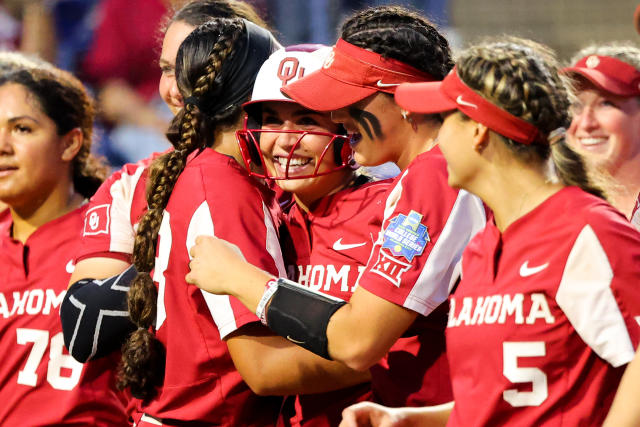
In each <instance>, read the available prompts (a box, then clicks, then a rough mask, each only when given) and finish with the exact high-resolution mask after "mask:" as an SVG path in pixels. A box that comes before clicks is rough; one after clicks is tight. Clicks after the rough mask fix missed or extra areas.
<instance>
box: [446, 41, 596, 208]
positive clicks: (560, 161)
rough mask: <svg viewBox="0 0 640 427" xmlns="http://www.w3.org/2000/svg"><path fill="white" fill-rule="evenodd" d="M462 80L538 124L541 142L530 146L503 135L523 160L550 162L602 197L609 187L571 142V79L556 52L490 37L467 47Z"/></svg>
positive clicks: (570, 181) (564, 178)
mask: <svg viewBox="0 0 640 427" xmlns="http://www.w3.org/2000/svg"><path fill="white" fill-rule="evenodd" d="M457 71H458V76H459V77H460V79H461V80H462V81H463V82H464V83H465V84H466V85H467V86H469V87H470V88H472V89H473V90H475V91H476V92H478V93H479V94H480V95H482V96H483V97H484V98H486V99H487V100H489V101H490V102H492V103H493V104H495V105H497V106H499V107H500V108H502V109H504V110H506V111H508V112H509V113H511V114H513V115H514V116H516V117H519V118H521V119H523V120H525V121H527V122H529V123H531V124H533V125H534V126H535V127H536V128H538V130H539V131H540V133H541V137H540V139H539V140H538V141H535V142H533V143H532V144H530V145H525V144H521V143H518V142H516V141H513V140H511V139H509V138H506V137H504V136H502V135H501V137H502V139H503V141H504V142H505V144H506V145H507V147H509V149H510V150H511V151H512V152H514V154H515V155H516V156H517V157H519V158H520V159H521V160H522V161H524V162H527V163H530V162H533V163H541V162H547V161H548V160H549V158H551V162H552V163H553V166H554V167H555V174H553V175H552V176H551V178H554V177H555V176H554V175H557V178H559V179H560V181H561V182H562V183H564V184H565V185H576V186H579V187H580V188H582V189H583V190H585V191H587V192H589V193H592V194H594V195H596V196H598V197H602V198H605V196H604V191H603V190H602V189H601V188H600V187H599V186H598V185H596V184H594V183H593V182H592V180H591V178H590V177H589V175H588V173H587V168H586V165H585V162H584V160H583V159H582V157H581V156H580V155H578V154H577V153H576V152H574V151H573V150H572V149H571V148H570V147H569V146H568V145H567V143H566V141H565V138H564V129H565V128H567V127H568V126H569V123H570V120H571V119H570V116H569V107H570V105H571V93H570V90H569V84H568V81H567V78H566V77H564V76H561V75H560V74H559V73H558V62H557V60H556V57H555V54H554V52H553V51H552V50H551V49H550V48H548V47H546V46H544V45H541V44H539V43H536V42H534V41H531V40H525V39H520V38H516V37H502V38H501V39H500V40H499V41H492V40H489V41H486V42H484V43H480V44H478V45H475V46H472V47H470V48H469V49H466V50H465V51H463V52H462V53H461V54H460V56H459V58H458V61H457Z"/></svg>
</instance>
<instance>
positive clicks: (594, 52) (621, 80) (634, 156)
mask: <svg viewBox="0 0 640 427" xmlns="http://www.w3.org/2000/svg"><path fill="white" fill-rule="evenodd" d="M571 62H572V64H574V65H572V66H571V67H568V68H565V69H564V70H563V71H564V72H565V73H567V74H568V75H570V76H572V77H574V78H575V82H576V87H577V97H578V100H577V102H576V103H575V104H574V105H573V106H572V109H571V111H572V116H573V120H572V122H571V126H570V127H569V132H568V135H569V142H570V143H571V146H572V147H573V148H575V149H576V150H577V151H578V152H579V153H581V154H582V155H583V156H584V157H585V159H587V161H588V162H589V163H590V164H591V166H592V167H593V168H594V169H595V170H596V171H599V172H600V173H602V172H604V174H605V175H606V176H607V179H608V180H609V182H608V183H607V194H608V196H609V199H610V200H611V203H612V204H613V206H615V207H617V208H618V209H620V211H621V212H622V213H624V214H625V215H626V216H627V217H628V218H631V213H632V211H633V209H634V207H635V204H636V197H637V195H638V193H639V192H640V49H639V48H638V47H636V46H634V45H632V44H630V43H611V44H607V45H592V46H589V47H586V48H584V49H582V50H581V51H580V52H578V53H577V54H576V55H575V56H574V59H573V60H572V61H571Z"/></svg>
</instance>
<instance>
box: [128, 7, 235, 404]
mask: <svg viewBox="0 0 640 427" xmlns="http://www.w3.org/2000/svg"><path fill="white" fill-rule="evenodd" d="M245 31H246V29H245V24H244V22H243V21H242V20H241V19H221V18H219V19H213V20H211V21H208V22H207V23H205V24H203V25H201V26H199V27H198V28H197V29H195V30H194V31H193V32H192V33H191V34H190V35H189V36H188V37H187V38H186V39H185V40H184V42H183V43H182V45H181V46H180V49H179V50H178V57H177V61H176V75H177V81H178V88H179V89H180V92H181V94H182V96H183V98H184V99H185V100H188V102H186V103H185V107H184V108H183V109H182V110H181V111H180V113H178V115H177V116H176V117H175V118H174V121H173V123H172V127H173V128H174V129H175V130H176V132H175V133H174V134H173V138H172V143H173V145H174V147H175V150H172V151H170V152H168V153H166V154H164V155H163V156H161V157H159V158H158V159H156V160H155V161H154V163H153V164H152V165H151V168H150V175H149V184H148V188H147V204H148V210H147V212H146V213H145V215H144V216H143V217H142V219H141V220H140V223H139V225H138V230H137V233H136V238H135V245H134V250H133V263H134V265H135V267H136V269H137V270H138V272H139V273H138V275H137V276H136V278H135V279H134V281H133V282H132V284H131V287H130V290H129V313H130V316H131V320H132V321H133V322H134V323H135V324H136V325H137V326H138V329H137V330H136V331H134V332H133V333H132V334H131V335H130V337H129V339H128V340H127V342H126V343H125V344H124V346H123V350H122V364H121V366H120V370H119V380H118V386H119V387H120V388H126V387H129V388H130V390H131V393H132V395H133V396H134V397H137V398H140V399H145V400H146V399H150V398H152V397H153V396H154V395H155V392H156V387H158V386H160V385H161V384H162V380H163V377H164V349H163V346H162V345H161V343H160V342H159V341H158V340H157V339H156V338H155V335H154V333H153V332H152V331H153V324H154V321H155V317H156V304H157V302H156V298H157V291H156V288H155V285H154V284H153V281H152V278H151V275H150V273H149V272H150V271H151V270H152V269H153V267H154V261H155V255H156V245H157V241H158V232H159V229H160V224H161V221H162V215H163V211H164V209H165V208H166V206H167V203H168V202H169V197H170V195H171V192H172V190H173V187H174V186H175V183H176V181H177V180H178V177H179V176H180V174H181V173H182V171H183V170H184V168H185V165H186V161H187V157H188V156H189V154H190V153H192V152H194V151H195V150H198V149H203V148H205V147H211V146H212V145H213V144H214V143H215V140H214V139H215V138H214V136H215V135H216V131H217V130H219V129H221V128H224V127H227V126H230V125H233V124H235V123H237V122H238V120H239V118H240V114H241V102H238V103H236V104H231V105H224V102H220V101H221V100H224V99H225V98H229V97H230V95H231V94H228V93H226V92H225V89H226V85H224V84H222V80H223V79H222V76H223V75H224V73H225V71H226V69H225V67H223V65H224V64H225V61H229V60H231V59H232V58H233V55H234V45H235V43H236V41H237V40H238V39H239V38H240V37H241V36H242V35H243V34H244V33H245Z"/></svg>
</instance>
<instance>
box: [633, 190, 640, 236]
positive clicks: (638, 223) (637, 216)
mask: <svg viewBox="0 0 640 427" xmlns="http://www.w3.org/2000/svg"><path fill="white" fill-rule="evenodd" d="M631 224H633V225H634V226H635V227H636V228H637V229H638V230H640V194H638V200H637V201H636V206H635V207H634V208H633V213H632V214H631Z"/></svg>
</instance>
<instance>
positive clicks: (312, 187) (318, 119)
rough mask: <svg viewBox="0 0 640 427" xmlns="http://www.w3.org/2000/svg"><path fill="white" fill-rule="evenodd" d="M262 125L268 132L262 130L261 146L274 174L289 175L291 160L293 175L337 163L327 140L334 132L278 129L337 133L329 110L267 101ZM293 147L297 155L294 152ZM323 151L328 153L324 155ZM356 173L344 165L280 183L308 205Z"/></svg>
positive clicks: (263, 110)
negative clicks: (315, 109) (324, 110)
mask: <svg viewBox="0 0 640 427" xmlns="http://www.w3.org/2000/svg"><path fill="white" fill-rule="evenodd" d="M262 129H263V130H267V131H268V132H261V133H260V149H261V151H262V153H263V156H264V159H265V163H266V167H267V169H268V171H269V174H270V175H271V176H275V177H285V176H286V175H285V174H286V173H287V162H288V163H289V167H288V176H289V177H290V178H295V177H296V176H302V175H311V174H313V173H314V171H316V168H317V172H320V173H321V172H326V171H329V170H332V169H335V168H336V167H337V165H336V159H335V156H334V148H333V146H332V145H331V146H329V147H328V148H327V144H329V142H330V141H331V139H332V137H331V136H326V135H316V134H307V135H304V136H303V135H302V134H301V133H299V132H293V133H284V132H278V131H306V132H322V133H336V132H337V131H338V125H336V124H335V123H333V122H332V121H331V118H330V116H329V114H327V113H320V112H316V111H311V110H307V109H306V108H303V107H302V106H300V105H299V104H296V103H293V102H282V101H272V102H264V103H263V104H262ZM271 131H273V132H271ZM292 150H293V155H291V156H290V153H291V151H292ZM323 153H325V154H324V156H323ZM289 158H290V160H289ZM352 173H353V172H352V170H351V169H350V168H343V169H341V170H338V171H336V172H333V173H329V174H327V175H322V176H317V177H314V178H298V179H280V180H277V181H276V183H277V184H278V186H280V187H281V188H282V189H283V190H285V191H289V192H292V193H293V194H294V195H295V196H296V198H299V199H301V200H303V201H304V203H305V204H307V205H308V204H309V203H312V202H313V201H315V200H317V199H319V198H321V197H324V196H325V195H327V194H329V193H331V192H332V191H334V190H335V189H337V188H339V187H342V185H343V184H344V182H345V181H348V180H349V179H350V177H351V176H352Z"/></svg>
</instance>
